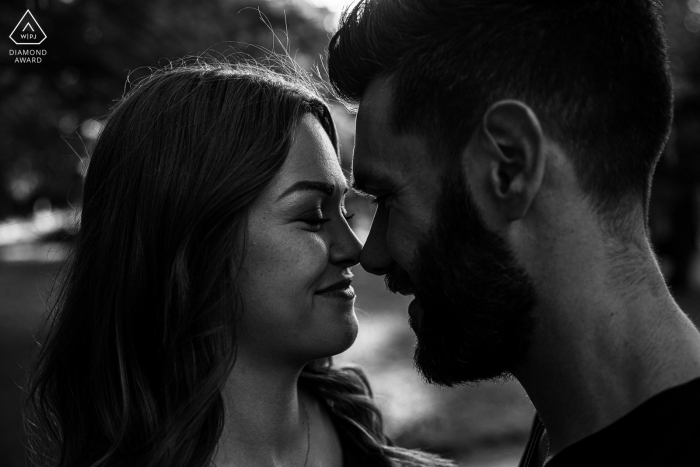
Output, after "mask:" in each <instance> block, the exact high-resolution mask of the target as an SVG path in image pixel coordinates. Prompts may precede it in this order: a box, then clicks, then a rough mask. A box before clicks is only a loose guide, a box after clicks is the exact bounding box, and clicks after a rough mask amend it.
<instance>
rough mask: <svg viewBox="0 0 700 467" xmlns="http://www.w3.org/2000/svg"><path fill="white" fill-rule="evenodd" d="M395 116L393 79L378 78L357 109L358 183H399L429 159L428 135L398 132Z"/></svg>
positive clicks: (355, 162) (355, 158)
mask: <svg viewBox="0 0 700 467" xmlns="http://www.w3.org/2000/svg"><path fill="white" fill-rule="evenodd" d="M391 116H392V87H391V79H390V78H376V79H375V80H373V81H372V82H371V83H370V85H369V86H368V87H367V89H366V90H365V93H364V94H363V96H362V99H361V101H360V106H359V109H358V112H357V123H356V134H355V151H354V158H353V176H354V178H355V180H356V182H358V185H363V184H364V183H366V182H373V183H376V184H377V185H378V186H382V185H386V184H392V183H393V184H396V183H398V182H399V181H400V180H401V179H403V178H406V177H410V176H411V175H412V172H414V171H416V170H422V169H421V167H422V166H423V165H424V164H425V162H426V160H425V158H426V157H427V156H428V150H427V144H426V141H425V138H423V137H421V136H419V135H411V134H397V133H396V131H395V129H394V126H393V125H392V123H391Z"/></svg>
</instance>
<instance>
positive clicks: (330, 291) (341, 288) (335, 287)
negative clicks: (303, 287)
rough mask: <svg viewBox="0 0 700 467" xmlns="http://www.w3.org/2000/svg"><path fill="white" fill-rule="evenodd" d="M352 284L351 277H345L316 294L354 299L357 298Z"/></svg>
mask: <svg viewBox="0 0 700 467" xmlns="http://www.w3.org/2000/svg"><path fill="white" fill-rule="evenodd" d="M350 284H352V280H351V279H343V280H341V281H338V282H336V283H335V284H332V285H329V286H328V287H325V288H323V289H320V290H318V291H317V292H316V295H323V296H327V297H335V298H343V299H345V300H349V299H353V298H355V289H353V288H352V286H351V285H350Z"/></svg>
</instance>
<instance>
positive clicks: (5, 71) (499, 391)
mask: <svg viewBox="0 0 700 467" xmlns="http://www.w3.org/2000/svg"><path fill="white" fill-rule="evenodd" d="M27 9H29V10H30V11H31V12H32V13H33V15H34V17H35V18H36V20H37V21H38V23H39V24H40V25H41V27H42V29H43V30H44V32H45V33H46V35H47V39H46V40H45V41H44V42H43V43H42V44H41V45H39V46H35V47H33V48H36V49H45V50H46V51H47V53H46V55H45V56H43V57H42V63H39V64H32V63H28V64H19V63H14V57H13V56H11V55H9V50H10V49H15V50H17V49H27V48H32V46H16V45H15V44H14V43H13V42H12V41H11V40H10V38H9V37H8V36H9V34H10V32H12V30H13V29H14V27H15V25H16V24H17V22H18V21H19V19H20V18H21V17H22V15H23V14H24V12H25V11H26V10H27ZM664 12H665V24H666V29H667V34H668V38H669V46H670V51H671V68H672V72H673V75H674V83H675V93H676V97H677V99H678V102H679V104H684V103H687V102H692V98H693V96H695V95H697V93H698V92H699V91H700V0H666V1H665V2H664ZM336 23H337V12H334V11H331V10H328V9H326V8H318V7H315V6H312V5H310V4H307V3H305V2H304V1H303V0H298V1H283V0H278V1H273V0H267V1H266V0H255V1H251V0H227V1H223V0H213V1H195V0H154V1H143V0H140V1H135V0H126V1H125V0H120V1H115V0H104V1H97V0H62V1H58V0H37V1H27V2H24V1H5V2H3V3H2V4H1V5H0V466H2V467H18V466H21V465H25V457H24V454H23V448H22V442H21V429H20V427H21V423H20V422H21V418H20V406H21V400H22V394H23V392H22V387H23V385H24V379H25V378H24V376H25V369H26V368H27V367H28V365H29V362H30V361H31V353H32V352H33V351H35V349H36V343H35V341H34V337H33V336H34V335H35V334H37V333H38V331H39V329H40V326H41V319H42V314H43V313H44V309H45V307H44V303H45V301H46V299H47V296H48V295H47V294H48V290H49V288H50V286H51V285H52V283H53V280H54V279H53V277H54V274H55V271H56V270H57V268H59V267H60V265H61V259H62V258H63V257H64V256H65V253H66V251H67V250H68V248H69V246H67V245H68V244H67V243H65V241H64V240H65V235H66V234H70V233H71V232H72V231H74V229H75V228H76V223H77V220H78V213H79V208H80V187H81V183H82V176H81V173H82V172H83V171H84V169H85V167H86V163H85V161H86V160H87V154H88V151H89V148H90V145H91V144H92V142H93V141H94V139H95V137H96V136H97V134H98V132H99V129H100V128H101V123H100V122H101V120H102V119H103V118H104V116H105V115H106V114H107V112H108V110H109V108H110V106H112V105H113V104H114V103H115V102H116V100H117V99H118V98H119V97H120V96H121V95H122V94H123V92H124V90H125V87H126V86H128V85H127V84H126V83H127V78H128V79H129V80H131V81H133V80H135V79H138V78H139V77H140V76H144V75H145V74H148V73H149V67H159V66H164V65H166V64H168V63H169V62H170V61H172V60H177V59H179V58H182V57H185V56H193V55H198V54H202V53H204V52H205V51H206V52H207V53H209V54H211V55H214V56H217V57H219V58H223V57H227V56H228V57H234V56H235V55H236V54H240V53H246V54H249V55H252V56H256V57H259V56H261V55H262V54H263V50H261V48H263V49H266V50H275V51H277V52H283V51H284V48H285V47H286V48H287V50H288V52H289V53H290V54H291V55H292V56H294V57H295V59H296V60H297V61H298V62H299V63H300V64H301V65H302V66H303V67H304V68H305V69H307V70H313V69H315V68H316V67H318V68H320V72H319V75H320V76H321V77H323V75H324V73H323V62H324V57H325V47H326V46H327V43H328V39H329V37H330V35H331V33H332V31H333V30H334V28H335V25H336ZM640 98H643V96H641V97H640ZM684 105H685V104H684ZM679 108H687V109H690V110H688V111H686V112H685V113H684V114H683V115H682V116H679V118H678V123H677V124H676V125H675V127H674V131H673V134H672V137H671V140H670V141H669V144H668V147H667V154H666V155H665V156H664V158H663V159H662V161H661V162H660V164H659V169H658V170H657V174H656V176H655V179H654V185H653V192H652V202H651V209H650V216H651V217H650V225H651V233H652V240H653V243H654V245H655V249H656V251H657V253H658V255H659V259H660V264H661V266H662V269H663V271H664V273H665V275H666V277H667V279H668V282H669V284H670V285H671V287H672V291H673V292H674V294H675V295H676V297H677V298H678V300H679V302H680V303H681V305H682V306H683V307H684V309H685V310H686V311H687V312H688V313H689V314H690V315H691V317H693V318H695V317H696V315H698V311H700V299H698V294H697V290H698V285H700V274H699V272H700V266H698V262H697V258H696V256H697V255H696V246H695V245H696V237H697V226H698V221H697V219H698V211H699V208H698V200H699V199H700V196H699V194H700V191H699V190H698V180H700V159H699V158H698V153H700V111H699V110H698V109H697V107H693V106H692V105H685V107H683V105H680V106H679ZM333 114H334V117H335V119H336V123H337V125H338V129H339V131H340V133H341V138H342V156H343V165H344V166H345V167H346V168H348V167H349V160H350V155H351V153H352V139H353V134H354V123H353V117H352V116H351V115H349V114H348V113H347V112H345V110H344V109H343V108H342V106H340V105H337V104H334V105H333ZM349 205H350V206H351V210H355V211H357V212H358V215H357V216H356V217H355V219H354V226H353V227H354V228H355V229H356V231H357V233H358V235H359V236H360V237H364V236H366V232H367V228H368V226H369V223H370V221H371V214H372V213H371V209H370V208H369V207H368V206H367V205H366V204H363V201H360V200H357V199H351V200H350V201H349ZM355 273H356V274H357V276H358V277H357V279H356V283H357V287H356V290H357V291H358V303H357V306H358V310H359V315H360V321H361V331H360V336H359V338H358V341H357V343H356V344H355V345H354V346H353V348H351V349H350V350H349V351H348V352H346V353H345V354H344V355H341V356H340V357H339V358H338V359H337V360H338V361H339V362H349V361H354V362H358V363H360V364H361V365H363V366H364V367H365V368H366V369H367V371H368V373H369V375H370V378H371V380H372V383H373V385H374V388H375V392H376V394H377V399H378V402H379V403H380V405H381V406H382V409H383V411H384V413H385V416H386V418H387V429H388V431H389V433H390V435H392V437H394V438H395V439H396V440H397V442H398V443H399V444H402V445H406V446H411V447H416V446H421V447H426V448H430V449H432V450H435V451H437V452H441V453H443V454H445V455H449V456H452V457H455V458H457V459H458V460H459V461H460V463H462V464H463V465H474V466H476V465H478V466H487V465H488V466H511V465H517V459H518V456H519V454H520V451H521V449H522V446H523V444H524V442H525V437H526V435H527V429H528V426H529V422H530V420H531V417H532V414H533V409H532V407H531V405H530V403H529V401H528V399H527V397H526V395H525V394H524V392H523V391H522V388H521V387H520V386H519V385H518V384H517V383H516V382H507V383H503V384H486V385H482V386H480V387H465V388H462V389H458V390H443V389H436V388H433V387H429V386H426V385H424V384H423V383H422V382H421V381H420V378H419V377H418V376H417V374H416V373H415V371H414V370H413V368H412V366H411V349H412V345H413V339H414V337H413V334H412V333H411V331H410V330H409V328H408V326H407V325H406V299H405V298H404V297H399V296H394V295H391V294H389V293H388V292H386V291H385V290H384V288H383V284H382V282H381V280H380V279H377V278H374V277H371V276H369V275H367V274H364V273H363V272H362V271H361V270H360V268H356V270H355ZM696 322H698V321H697V320H696Z"/></svg>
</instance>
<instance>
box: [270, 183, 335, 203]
mask: <svg viewBox="0 0 700 467" xmlns="http://www.w3.org/2000/svg"><path fill="white" fill-rule="evenodd" d="M309 190H315V191H320V192H321V193H323V194H324V195H326V196H331V195H332V194H333V193H334V192H335V190H336V186H335V185H333V184H332V183H326V182H315V181H311V180H302V181H299V182H296V183H295V184H293V185H292V186H290V187H289V188H287V189H286V190H284V192H283V193H282V194H281V195H280V196H279V198H277V200H278V201H279V200H280V199H282V198H284V197H285V196H289V195H290V194H292V193H295V192H297V191H309Z"/></svg>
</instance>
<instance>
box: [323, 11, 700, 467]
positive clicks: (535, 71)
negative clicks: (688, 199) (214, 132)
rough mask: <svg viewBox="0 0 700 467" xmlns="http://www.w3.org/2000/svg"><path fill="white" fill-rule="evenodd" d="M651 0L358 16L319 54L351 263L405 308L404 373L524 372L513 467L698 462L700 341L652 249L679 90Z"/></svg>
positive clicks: (435, 379)
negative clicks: (350, 188)
mask: <svg viewBox="0 0 700 467" xmlns="http://www.w3.org/2000/svg"><path fill="white" fill-rule="evenodd" d="M658 10H659V6H658V4H657V3H655V2H652V1H647V0H615V1H611V0H584V1H581V2H555V1H542V0H540V1H531V0H530V1H527V0H363V1H361V2H360V3H359V4H357V5H356V6H355V7H354V8H352V9H351V10H350V11H348V12H347V13H346V14H345V15H344V17H343V19H342V20H341V25H340V29H339V30H338V32H337V33H336V34H335V35H334V36H333V38H332V40H331V43H330V46H329V58H328V69H329V76H330V79H331V83H332V84H333V86H334V88H335V90H336V91H337V93H338V95H339V96H341V98H343V99H344V100H345V101H347V102H348V103H349V104H354V105H357V106H358V113H357V135H356V145H355V158H354V167H353V173H354V179H355V181H354V183H355V185H356V188H357V189H358V190H360V191H363V192H366V193H368V194H369V195H371V196H373V197H375V198H376V200H375V201H376V202H377V212H376V214H375V218H374V221H373V225H372V229H371V231H370V233H369V237H368V239H367V243H366V245H365V247H364V250H363V252H362V255H361V264H362V266H363V267H364V268H365V269H367V270H368V271H370V272H373V273H375V274H381V275H386V282H387V285H388V287H389V288H390V290H392V291H394V292H399V293H402V294H414V295H415V300H414V301H413V302H412V303H411V305H410V306H409V316H410V324H411V327H412V328H413V329H414V331H415V332H416V335H417V340H418V342H417V347H416V353H415V360H416V364H417V366H418V368H419V369H420V371H421V372H422V374H423V375H424V377H425V378H426V380H427V381H429V382H432V383H434V384H439V385H445V386H452V385H455V384H460V383H465V382H475V381H480V380H488V379H497V378H501V377H508V376H510V375H513V376H515V377H516V378H517V379H518V380H519V381H520V383H521V384H522V385H523V387H524V388H525V390H526V391H527V393H528V395H529V396H530V398H531V400H532V402H533V403H534V405H535V407H536V409H537V414H538V416H537V417H536V420H535V423H534V425H533V430H532V433H531V439H530V442H529V444H528V447H527V449H526V451H525V454H524V456H523V459H522V461H521V465H523V466H534V465H543V464H544V463H546V464H547V465H548V466H550V467H555V466H561V465H587V466H589V465H700V428H699V427H700V423H698V422H697V420H698V418H699V417H700V378H699V377H700V334H698V331H697V330H696V329H695V327H694V326H693V324H692V323H691V321H690V320H689V319H688V318H687V317H686V315H685V314H684V313H683V312H682V311H681V310H680V309H679V307H678V306H677V305H676V303H675V302H674V300H673V298H672V297H671V295H670V293H669V291H668V289H667V287H666V285H665V283H664V280H663V278H662V276H661V272H660V270H659V267H658V265H657V262H656V260H655V257H654V253H653V251H652V249H651V246H650V244H649V240H648V234H647V222H646V212H647V206H648V201H649V200H648V193H649V187H650V183H651V175H652V172H653V169H654V166H655V164H656V162H657V160H658V157H659V154H660V153H661V150H662V148H663V146H664V144H665V142H666V139H667V136H668V131H669V126H670V121H671V113H672V109H671V102H672V92H671V84H670V78H669V72H668V66H667V53H666V46H665V41H664V37H663V32H662V25H661V22H660V19H659V13H658Z"/></svg>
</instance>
